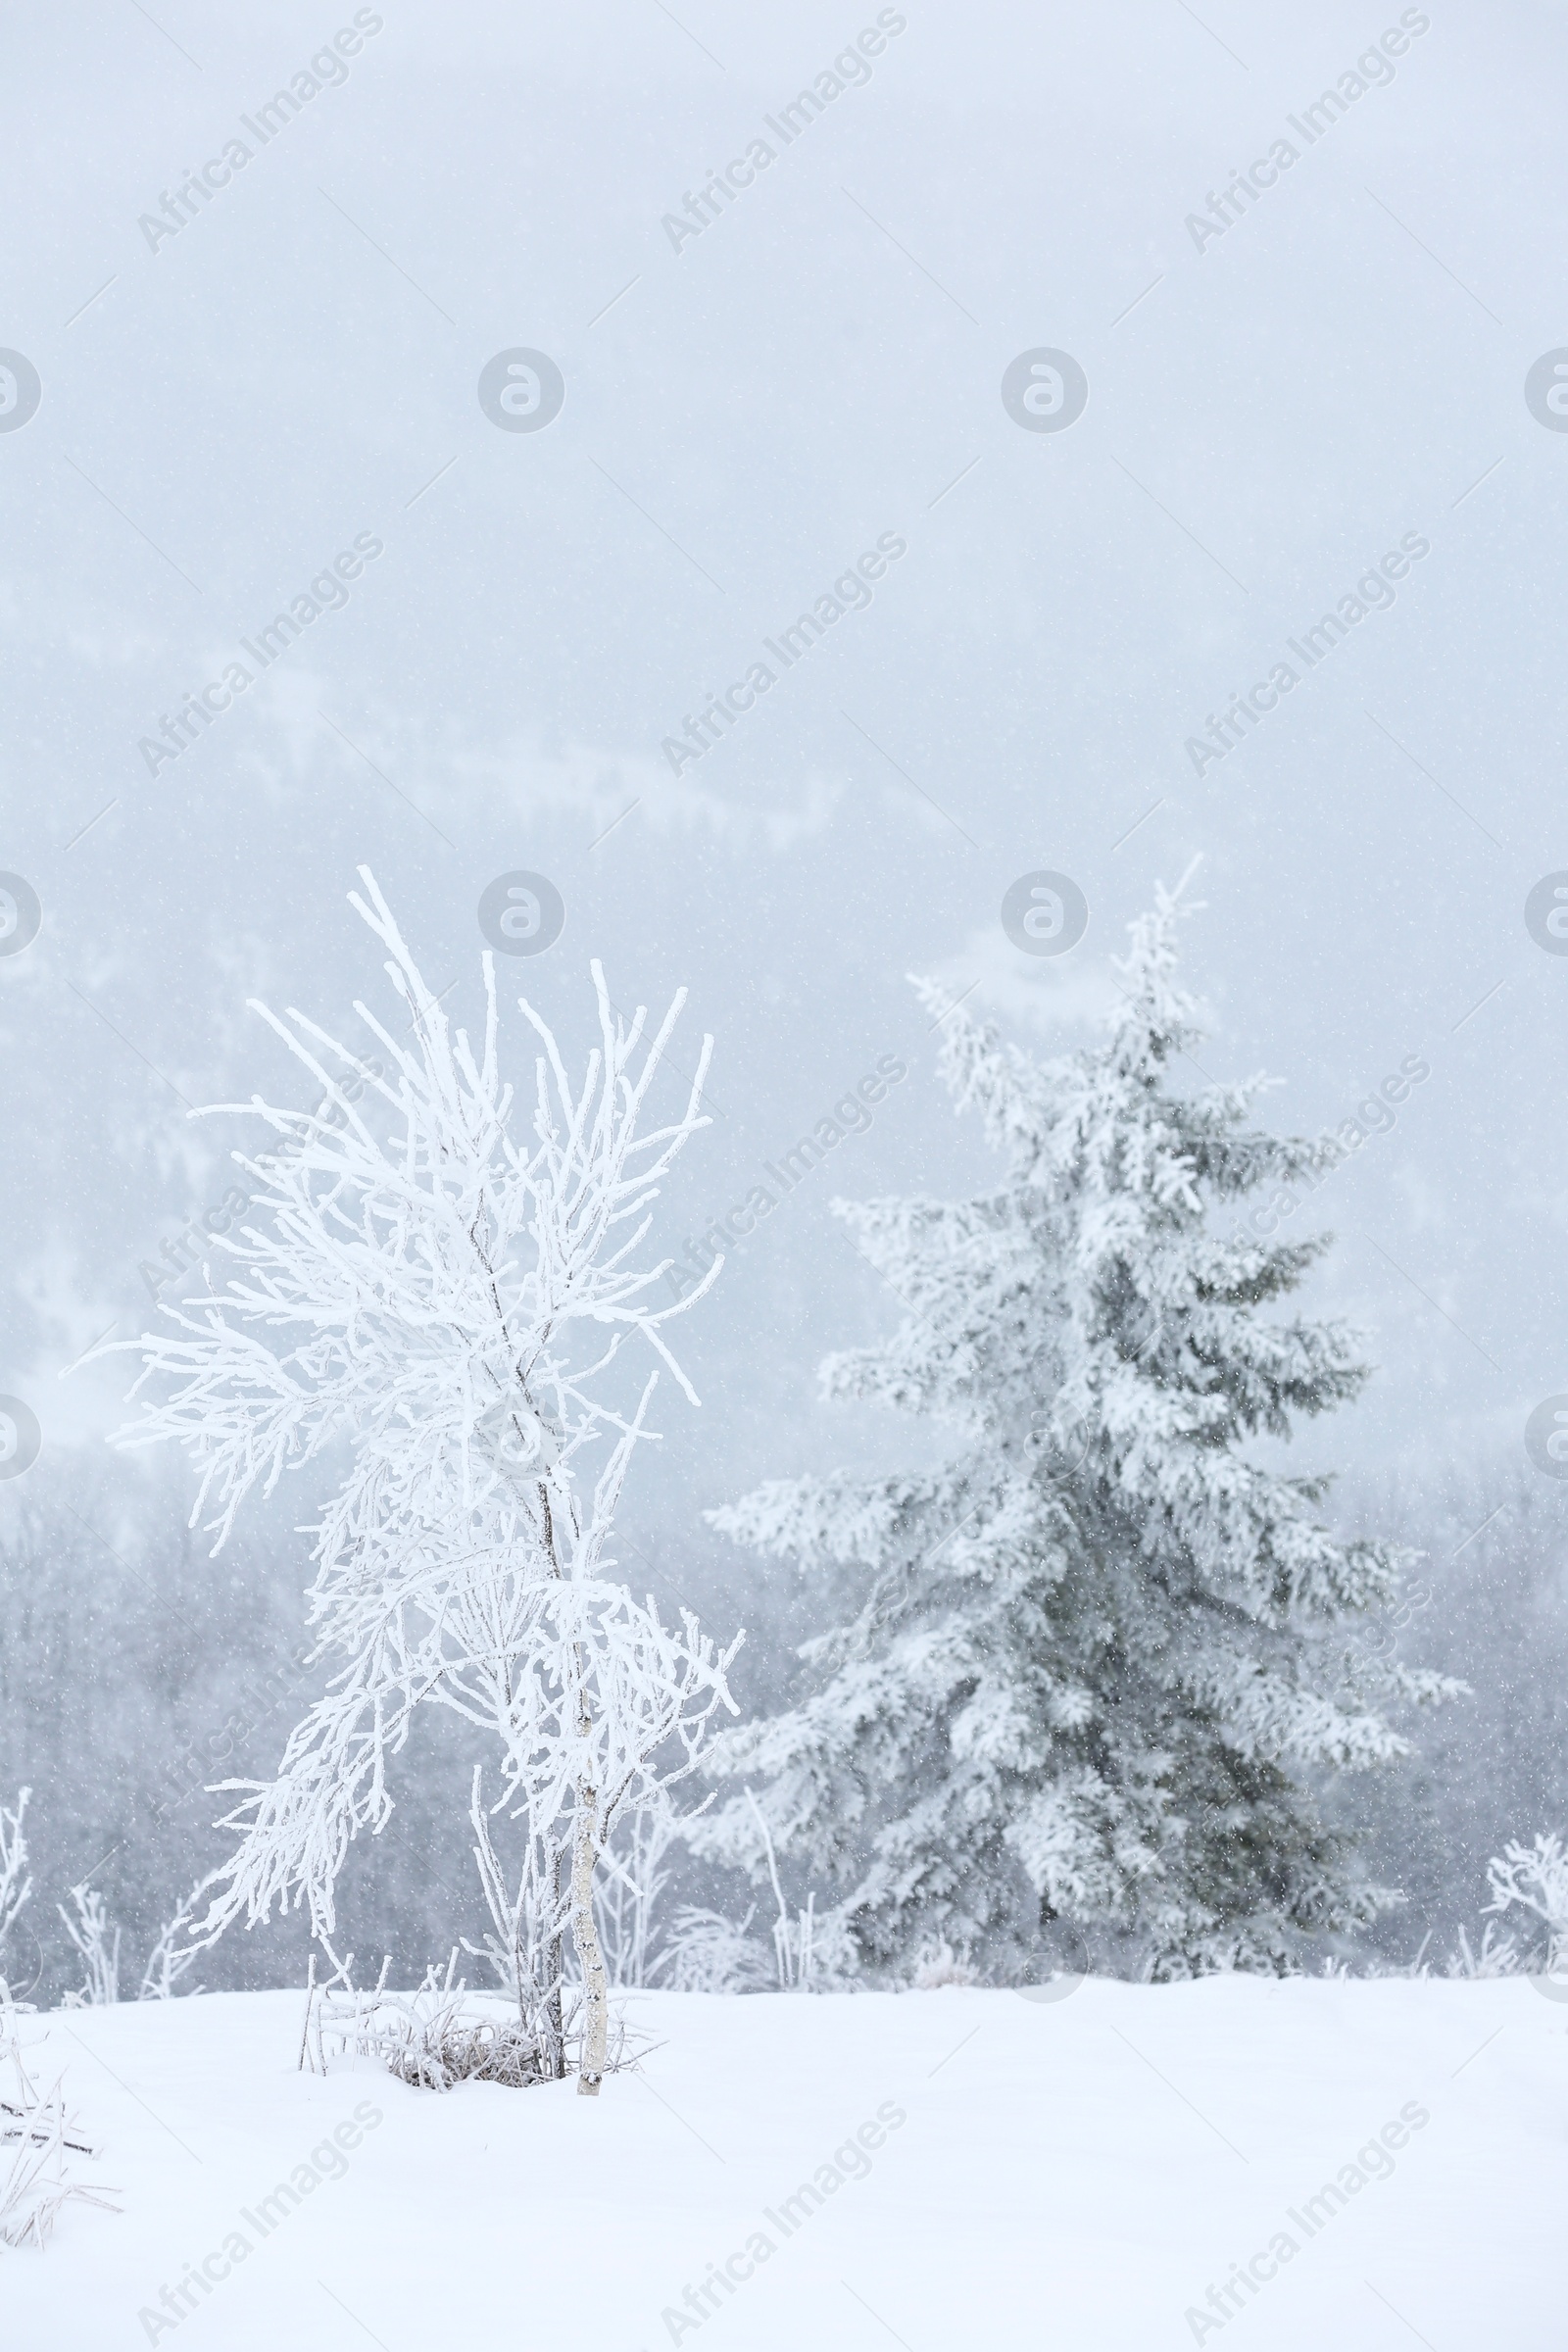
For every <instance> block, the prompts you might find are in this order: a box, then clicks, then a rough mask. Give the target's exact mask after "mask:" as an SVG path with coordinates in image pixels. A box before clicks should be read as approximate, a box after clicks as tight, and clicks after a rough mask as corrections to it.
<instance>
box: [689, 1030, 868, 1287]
mask: <svg viewBox="0 0 1568 2352" xmlns="http://www.w3.org/2000/svg"><path fill="white" fill-rule="evenodd" d="M908 1075H909V1065H908V1063H907V1061H903V1060H901V1059H900V1057H899V1055H898V1054H882V1055H881V1056H880V1058H879V1059H878V1061H877V1064H876V1067H875V1069H874V1070H867V1072H866V1073H865V1076H864V1077H863V1078H861V1079H860V1080H859V1081H858V1084H857V1086H856V1088H855V1091H854V1093H853V1094H845V1095H841V1096H840V1097H839V1099H838V1101H837V1102H836V1103H834V1105H833V1108H832V1110H831V1112H828V1111H824V1112H823V1114H822V1116H821V1117H820V1118H819V1119H818V1120H817V1122H816V1124H815V1125H814V1126H813V1127H812V1129H811V1132H810V1134H809V1135H803V1136H802V1137H801V1139H800V1141H799V1142H798V1143H797V1144H795V1145H793V1146H792V1147H791V1149H790V1150H789V1151H788V1152H780V1154H779V1160H778V1165H777V1166H776V1167H775V1166H774V1164H773V1162H772V1161H771V1160H770V1159H764V1160H763V1161H762V1163H761V1167H762V1174H763V1175H764V1176H765V1177H766V1178H767V1179H768V1183H767V1184H754V1185H753V1187H752V1189H751V1191H750V1192H749V1193H748V1194H747V1196H746V1198H745V1200H744V1201H739V1202H738V1203H736V1205H735V1206H733V1207H731V1208H728V1209H726V1210H725V1212H724V1214H723V1215H722V1216H720V1217H715V1218H714V1219H713V1222H712V1223H711V1225H710V1226H709V1228H708V1231H707V1232H706V1233H705V1234H703V1235H702V1236H701V1238H700V1239H698V1240H696V1241H691V1240H688V1241H685V1242H683V1243H682V1244H681V1249H682V1251H683V1253H684V1254H683V1256H682V1257H678V1258H676V1259H675V1260H674V1262H673V1264H671V1265H670V1266H668V1267H667V1268H666V1269H665V1273H664V1280H665V1282H666V1283H667V1284H668V1285H669V1288H670V1291H671V1292H672V1293H673V1295H674V1297H675V1298H677V1299H682V1298H684V1297H685V1295H686V1293H687V1292H688V1291H689V1290H692V1289H694V1288H695V1286H696V1285H697V1284H698V1283H700V1282H701V1281H702V1279H703V1277H704V1275H705V1274H707V1272H708V1270H709V1268H710V1267H711V1265H712V1264H713V1262H714V1260H715V1259H716V1258H718V1257H721V1256H722V1255H723V1253H724V1250H726V1248H727V1249H731V1250H733V1249H735V1248H736V1247H737V1246H738V1245H739V1244H740V1243H741V1242H742V1241H743V1240H744V1239H745V1237H746V1235H747V1234H749V1233H755V1232H756V1230H757V1228H758V1226H759V1225H760V1223H761V1221H762V1219H763V1218H764V1217H770V1216H771V1215H772V1213H773V1211H774V1209H775V1208H777V1206H778V1205H779V1202H780V1201H783V1200H785V1199H787V1198H788V1196H789V1195H790V1194H791V1193H793V1192H794V1190H795V1188H796V1186H797V1185H798V1184H800V1183H802V1182H803V1181H804V1180H805V1178H806V1177H808V1176H809V1174H810V1172H811V1170H812V1169H813V1168H816V1167H820V1165H821V1163H822V1161H823V1160H824V1159H825V1158H826V1157H827V1154H828V1153H829V1152H836V1151H837V1150H838V1147H839V1145H840V1144H842V1143H843V1141H844V1139H845V1137H846V1136H848V1135H863V1134H864V1132H865V1130H866V1128H868V1127H869V1126H870V1124H871V1111H872V1107H873V1105H874V1104H876V1103H882V1102H884V1101H885V1100H886V1099H887V1093H888V1089H889V1088H890V1087H894V1086H900V1085H902V1084H903V1082H904V1080H905V1079H906V1078H907V1076H908ZM769 1186H776V1187H777V1192H776V1193H774V1192H773V1191H770V1190H769Z"/></svg>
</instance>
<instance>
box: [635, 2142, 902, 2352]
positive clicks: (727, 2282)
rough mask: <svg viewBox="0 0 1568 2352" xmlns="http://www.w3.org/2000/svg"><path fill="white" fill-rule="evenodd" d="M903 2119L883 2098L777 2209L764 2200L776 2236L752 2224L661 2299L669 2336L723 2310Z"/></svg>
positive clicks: (858, 2175) (862, 2173)
mask: <svg viewBox="0 0 1568 2352" xmlns="http://www.w3.org/2000/svg"><path fill="white" fill-rule="evenodd" d="M908 2120H909V2119H908V2117H907V2114H906V2112H905V2110H904V2109H903V2108H902V2107H901V2106H900V2105H899V2104H898V2102H897V2100H896V2099H884V2100H883V2101H882V2104H881V2106H880V2107H879V2108H878V2109H877V2111H876V2115H875V2117H874V2118H873V2117H870V2116H867V2118H866V2120H865V2122H864V2123H863V2124H861V2125H859V2126H858V2128H857V2130H856V2131H855V2132H854V2133H853V2134H852V2136H851V2137H850V2138H848V2139H847V2140H845V2141H844V2143H843V2145H842V2146H841V2147H837V2148H835V2149H834V2151H833V2156H832V2160H831V2162H829V2163H825V2164H819V2165H818V2166H817V2168H816V2171H815V2172H814V2173H813V2174H812V2176H811V2179H810V2180H803V2181H802V2182H801V2184H800V2186H799V2187H798V2188H796V2189H795V2190H793V2191H792V2193H791V2194H790V2195H789V2196H787V2197H781V2198H780V2199H779V2203H778V2208H777V2210H776V2211H775V2210H774V2208H773V2207H772V2206H771V2205H764V2206H763V2207H762V2219H763V2221H764V2222H767V2223H769V2224H770V2225H771V2229H773V2230H776V2231H777V2232H778V2234H777V2236H776V2237H775V2236H774V2235H772V2234H771V2233H770V2230H768V2229H754V2230H753V2231H752V2233H751V2235H750V2237H748V2239H747V2240H746V2243H745V2245H744V2246H737V2247H736V2249H735V2251H734V2253H733V2254H729V2255H726V2256H725V2258H724V2261H723V2262H722V2263H716V2262H714V2263H711V2264H710V2265H709V2270H708V2277H707V2278H705V2279H704V2280H703V2281H702V2283H701V2285H699V2286H688V2287H687V2289H686V2293H685V2297H684V2300H683V2302H682V2303H680V2304H666V2305H665V2306H664V2309H663V2310H662V2312H661V2313H660V2318H661V2319H662V2321H663V2323H664V2331H665V2333H666V2334H667V2336H668V2337H669V2340H670V2342H671V2343H672V2344H678V2343H679V2342H680V2340H681V2338H682V2337H683V2336H687V2335H692V2334H695V2332H696V2330H697V2329H698V2328H699V2327H702V2326H703V2324H704V2323H705V2321H708V2320H711V2319H712V2318H713V2317H714V2315H715V2314H716V2313H718V2312H720V2311H722V2310H723V2308H724V2303H723V2298H724V2297H725V2296H727V2295H733V2294H734V2293H735V2291H736V2289H737V2288H738V2287H740V2286H744V2284H745V2283H746V2281H747V2279H748V2278H754V2277H755V2276H756V2273H757V2269H758V2266H759V2264H760V2263H764V2262H769V2261H771V2259H772V2257H773V2256H774V2255H775V2254H776V2253H777V2252H778V2250H779V2247H780V2246H781V2245H782V2243H783V2241H784V2240H785V2239H786V2238H788V2237H793V2236H794V2235H795V2234H796V2232H797V2230H800V2229H804V2228H805V2227H806V2224H807V2223H808V2222H809V2220H810V2218H811V2216H812V2214H813V2213H820V2211H821V2210H822V2207H823V2206H824V2205H825V2204H826V2203H827V2200H828V2198H829V2197H832V2196H836V2195H837V2194H838V2192H839V2190H840V2189H841V2188H843V2187H845V2186H846V2185H847V2184H848V2183H849V2182H850V2181H851V2180H864V2179H865V2177H866V2175H867V2173H869V2171H870V2170H871V2154H872V2151H873V2150H875V2149H877V2148H880V2147H881V2146H882V2145H883V2143H884V2142H885V2140H886V2139H887V2135H888V2133H889V2132H890V2131H899V2130H900V2129H901V2128H902V2127H903V2126H904V2125H905V2124H907V2122H908Z"/></svg>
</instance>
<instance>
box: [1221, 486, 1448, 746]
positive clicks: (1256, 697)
mask: <svg viewBox="0 0 1568 2352" xmlns="http://www.w3.org/2000/svg"><path fill="white" fill-rule="evenodd" d="M1431 553H1432V542H1431V540H1430V539H1428V538H1426V537H1425V536H1424V534H1423V533H1422V532H1420V531H1406V532H1405V534H1404V536H1403V538H1402V539H1401V540H1400V541H1399V545H1398V547H1397V548H1391V549H1390V551H1389V553H1388V554H1387V555H1386V556H1384V557H1382V558H1381V559H1380V561H1379V562H1378V563H1377V564H1369V565H1368V567H1367V569H1366V570H1365V571H1364V572H1363V573H1362V574H1361V577H1360V578H1359V579H1358V580H1357V581H1356V583H1355V586H1354V588H1353V589H1347V591H1346V593H1345V595H1344V596H1342V597H1341V598H1340V599H1339V602H1338V603H1337V604H1336V605H1335V607H1334V610H1333V612H1332V613H1324V614H1323V615H1322V617H1321V618H1320V619H1318V620H1316V621H1314V622H1313V624H1312V626H1311V627H1310V628H1309V629H1303V630H1302V631H1301V634H1300V636H1299V638H1296V637H1287V638H1286V640H1285V642H1286V644H1287V645H1288V646H1289V647H1290V650H1291V652H1292V653H1293V654H1294V655H1295V656H1296V658H1297V660H1298V661H1299V662H1300V663H1301V667H1300V669H1299V670H1298V669H1296V668H1293V666H1292V664H1291V663H1290V662H1275V664H1274V666H1273V668H1272V669H1271V670H1270V671H1269V674H1268V676H1267V677H1266V678H1264V679H1261V680H1259V682H1258V684H1257V685H1255V686H1254V687H1252V688H1251V690H1250V693H1248V694H1245V695H1241V694H1233V695H1232V696H1231V700H1230V708H1229V710H1227V711H1225V712H1224V713H1223V714H1222V715H1218V716H1216V714H1215V713H1214V712H1213V711H1210V712H1209V714H1208V721H1207V724H1208V733H1207V734H1206V735H1189V736H1188V738H1187V741H1186V743H1185V744H1184V745H1183V747H1182V748H1183V750H1184V751H1185V752H1186V754H1187V757H1188V759H1189V760H1191V761H1192V763H1193V766H1194V767H1195V768H1196V769H1197V771H1198V773H1199V774H1200V775H1202V773H1203V772H1204V770H1205V769H1206V768H1210V767H1212V766H1213V765H1214V763H1215V761H1216V760H1224V759H1226V758H1227V757H1228V756H1229V755H1230V753H1232V752H1233V751H1235V749H1236V747H1237V745H1238V744H1240V743H1245V741H1246V740H1247V729H1248V728H1249V727H1256V726H1259V725H1261V723H1262V719H1263V717H1264V716H1266V715H1267V713H1268V712H1269V711H1277V710H1278V709H1279V706H1280V703H1281V701H1282V699H1283V698H1284V696H1286V695H1287V694H1290V693H1292V692H1294V690H1295V689H1296V688H1297V687H1298V686H1299V684H1300V683H1301V680H1302V678H1303V677H1304V676H1305V674H1306V672H1307V671H1308V670H1312V669H1316V668H1318V667H1319V666H1320V664H1321V663H1322V662H1326V661H1327V660H1328V658H1329V656H1330V654H1332V653H1333V651H1334V649H1335V647H1336V646H1338V645H1341V644H1343V643H1344V641H1345V639H1346V638H1347V637H1348V635H1349V634H1350V631H1351V629H1353V628H1358V627H1359V626H1360V624H1361V622H1362V621H1363V620H1365V619H1366V617H1367V614H1368V613H1377V612H1386V611H1387V610H1388V608H1389V607H1390V606H1391V605H1392V604H1394V603H1396V602H1397V599H1396V596H1395V592H1394V588H1393V586H1392V584H1391V583H1392V582H1393V581H1395V580H1402V579H1404V578H1405V577H1406V575H1407V574H1408V572H1409V569H1410V566H1411V564H1419V563H1421V562H1423V561H1424V559H1425V558H1426V557H1427V556H1429V555H1430V554H1431ZM1244 721H1245V722H1246V723H1245V725H1244V723H1243V722H1244Z"/></svg>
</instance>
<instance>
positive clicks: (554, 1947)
mask: <svg viewBox="0 0 1568 2352" xmlns="http://www.w3.org/2000/svg"><path fill="white" fill-rule="evenodd" d="M561 1860H562V1854H561V1848H560V1846H559V1845H553V1846H552V1848H551V1860H550V1917H551V1919H552V1920H559V1919H560V1917H561ZM562 1943H563V1937H562V1934H561V1930H560V1929H559V1928H552V1930H551V1935H550V1940H549V1942H548V1944H547V1945H546V1947H545V1954H546V1958H545V1965H546V1967H547V1968H548V1969H549V1971H550V1985H551V1993H550V2000H549V2004H548V2007H547V2010H546V2018H547V2024H548V2032H549V2035H550V2079H551V2081H552V2082H564V2080H565V2074H566V2028H565V2020H564V2017H563V2015H562V1995H561V1982H562V1979H563V1977H564V1975H565V1965H564V1962H565V1954H564V1951H563V1949H562Z"/></svg>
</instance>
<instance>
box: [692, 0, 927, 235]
mask: <svg viewBox="0 0 1568 2352" xmlns="http://www.w3.org/2000/svg"><path fill="white" fill-rule="evenodd" d="M908 22H909V20H908V18H907V16H905V15H904V14H903V12H902V10H900V9H897V8H884V9H882V10H881V11H880V12H879V14H878V16H877V21H876V25H866V27H865V29H864V31H863V32H859V33H857V35H856V37H855V41H854V45H853V46H852V47H850V48H848V49H843V50H841V51H840V52H839V54H838V56H837V57H836V58H835V59H834V60H833V63H832V65H831V66H824V67H823V69H822V71H821V73H818V74H817V76H816V78H815V80H814V81H813V83H812V85H811V87H810V89H809V90H802V91H801V92H800V93H799V95H798V96H797V97H794V98H792V99H791V100H790V102H789V104H788V106H781V107H780V108H779V110H778V116H777V118H775V117H774V116H772V115H764V116H763V117H762V121H763V122H764V123H766V124H767V127H768V129H769V130H770V131H771V132H772V133H773V136H774V137H775V138H776V139H777V140H778V142H779V145H778V147H776V148H775V147H772V146H770V145H769V143H768V141H767V140H766V139H763V138H756V139H753V140H752V141H751V143H750V145H749V146H748V147H747V150H746V153H745V154H744V155H738V156H735V157H734V158H733V159H732V160H731V161H730V162H729V163H727V164H726V165H725V166H724V168H723V170H722V171H721V172H710V173H709V175H708V179H707V182H706V184H705V185H704V186H703V187H701V188H700V189H699V190H698V192H697V194H696V195H695V196H694V195H693V194H692V193H691V191H690V189H687V190H686V191H685V194H684V196H683V199H682V202H683V206H684V218H683V217H682V215H681V214H680V213H666V214H665V215H664V217H663V219H662V221H661V222H660V226H661V227H662V230H663V232H664V234H665V236H666V237H667V238H668V239H669V241H670V243H671V245H672V246H673V247H674V249H675V251H676V252H677V253H679V252H680V251H681V249H682V247H683V246H684V245H685V244H686V241H687V239H688V238H690V237H700V236H701V235H702V233H703V231H704V229H705V228H711V226H712V224H713V222H714V221H717V220H719V219H720V218H721V217H722V214H723V212H724V210H725V208H726V207H727V206H729V205H732V204H734V203H735V202H736V201H737V199H738V197H739V196H740V195H741V194H742V193H743V192H744V191H745V190H746V189H747V188H749V187H751V186H753V185H754V183H755V181H756V179H757V175H758V173H759V172H765V171H766V170H767V168H768V166H769V164H774V163H777V161H778V158H779V155H780V154H781V153H782V151H783V150H784V148H786V147H793V146H794V144H795V142H796V140H797V139H798V138H800V137H801V136H802V134H803V133H804V132H805V131H807V130H808V129H809V127H810V125H811V123H814V122H815V120H816V118H817V116H818V115H820V114H821V113H823V111H824V110H825V109H826V108H827V107H829V106H831V105H832V104H833V102H834V100H835V99H837V98H842V97H843V95H844V93H845V91H846V90H850V89H858V88H860V87H862V86H863V84H864V83H866V82H868V81H869V80H870V78H871V68H870V64H869V62H868V61H869V60H870V59H871V58H873V57H880V56H881V55H882V52H883V51H884V50H885V49H886V47H887V45H888V42H889V40H890V39H895V40H896V39H897V37H898V35H899V34H900V33H901V32H903V31H904V30H905V29H906V27H907V25H908ZM879 26H880V30H879V29H878V27H879Z"/></svg>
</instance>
